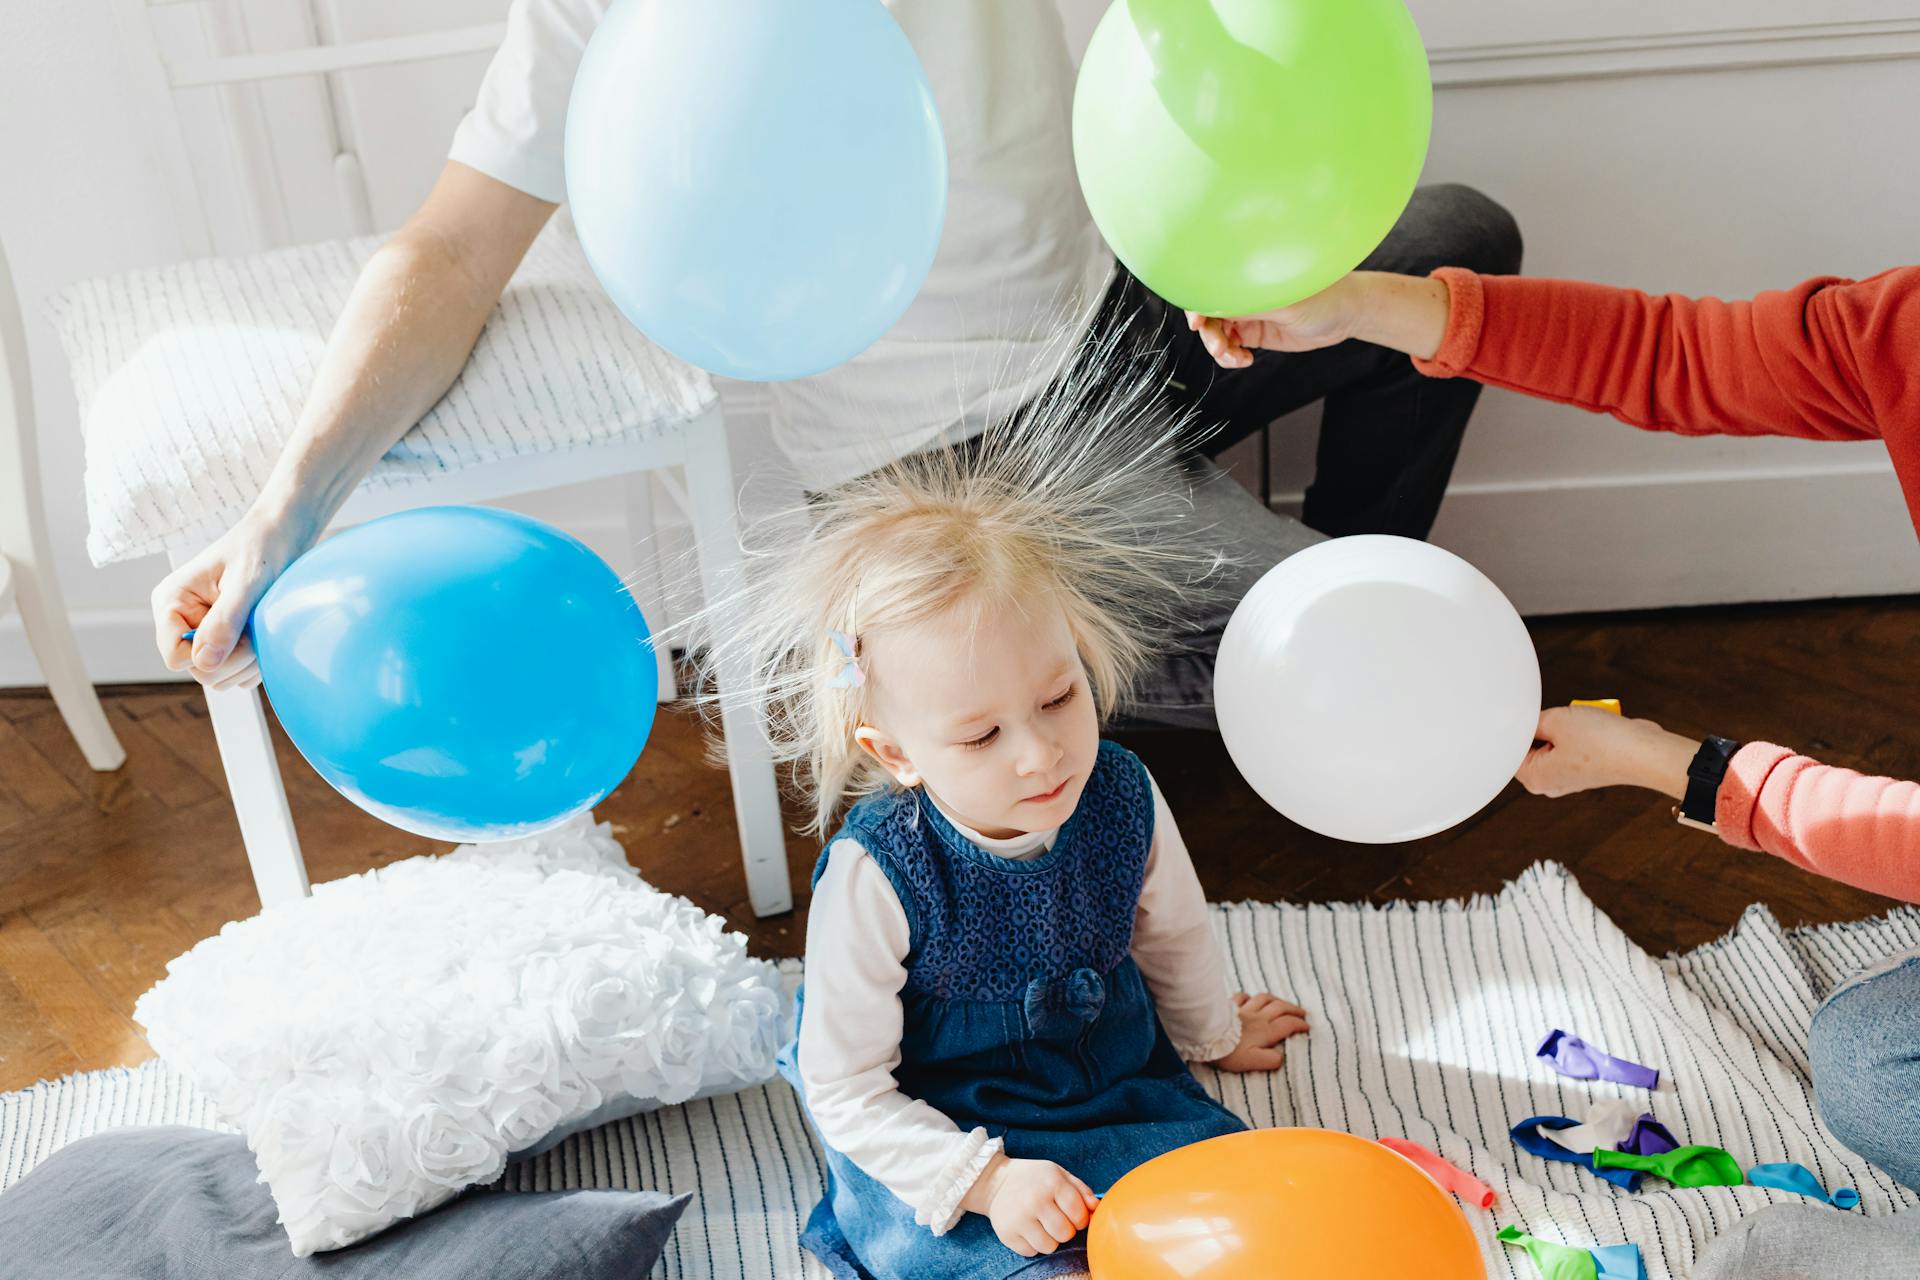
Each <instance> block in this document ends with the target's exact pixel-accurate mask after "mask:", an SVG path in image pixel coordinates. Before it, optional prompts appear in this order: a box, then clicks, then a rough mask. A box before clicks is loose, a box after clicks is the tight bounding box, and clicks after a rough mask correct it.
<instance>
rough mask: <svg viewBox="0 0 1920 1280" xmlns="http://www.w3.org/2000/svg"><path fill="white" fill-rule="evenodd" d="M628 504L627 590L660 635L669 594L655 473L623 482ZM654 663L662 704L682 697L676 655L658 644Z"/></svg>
mask: <svg viewBox="0 0 1920 1280" xmlns="http://www.w3.org/2000/svg"><path fill="white" fill-rule="evenodd" d="M622 483H623V485H624V487H625V493H626V500H627V547H628V549H629V550H630V551H631V553H632V556H633V559H632V565H633V568H632V573H631V575H630V576H629V577H628V579H627V588H628V590H630V591H632V592H633V598H634V600H635V601H637V602H638V603H639V605H640V612H641V613H642V614H643V615H644V616H645V617H646V620H647V625H648V626H649V627H651V628H652V629H653V630H655V631H656V632H657V631H658V630H659V629H660V628H661V627H662V626H664V625H666V620H667V611H666V599H667V595H666V591H665V590H664V589H663V587H662V584H661V579H660V541H659V538H658V537H657V536H656V529H655V526H654V522H653V473H652V472H651V471H636V472H633V473H632V474H631V475H628V476H627V477H625V479H624V480H623V482H622ZM653 656H654V661H655V663H656V664H657V665H658V667H659V675H660V697H659V700H660V701H661V702H672V701H673V700H674V699H675V698H677V697H679V696H680V689H679V685H678V684H677V683H676V682H675V679H674V674H673V651H672V650H671V648H669V647H668V646H667V645H664V644H655V645H654V648H653Z"/></svg>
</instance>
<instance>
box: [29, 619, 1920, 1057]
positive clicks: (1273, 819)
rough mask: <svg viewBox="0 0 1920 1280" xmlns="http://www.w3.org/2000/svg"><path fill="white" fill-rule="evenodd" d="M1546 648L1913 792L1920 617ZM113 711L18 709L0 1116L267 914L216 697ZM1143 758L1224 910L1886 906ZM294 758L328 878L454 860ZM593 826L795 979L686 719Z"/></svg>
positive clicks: (671, 720)
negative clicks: (98, 733) (1488, 897)
mask: <svg viewBox="0 0 1920 1280" xmlns="http://www.w3.org/2000/svg"><path fill="white" fill-rule="evenodd" d="M1532 629H1533V633H1534V637H1535V639H1536V641H1537V643H1538V645H1539V649H1540V657H1541V664H1542V668H1543V674H1544V677H1545V684H1546V698H1547V699H1548V701H1550V702H1557V701H1565V700H1567V699H1570V698H1575V697H1601V696H1617V697H1620V698H1622V699H1624V700H1625V702H1626V704H1627V709H1628V711H1629V712H1630V713H1636V714H1643V715H1648V716H1652V717H1653V718H1655V719H1659V720H1662V721H1663V722H1664V723H1666V724H1667V725H1668V726H1669V727H1671V728H1673V729H1676V730H1678V731H1682V732H1687V733H1696V734H1698V733H1705V732H1715V733H1721V734H1725V735H1727V736H1729V737H1736V738H1769V739H1771V740H1774V741H1784V742H1786V743H1788V744H1789V745H1793V746H1796V747H1798V748H1800V749H1802V750H1805V751H1808V752H1811V753H1813V754H1815V755H1818V756H1820V757H1822V758H1823V759H1826V760H1827V761H1829V762H1831V763H1835V764H1844V765H1849V766H1852V767H1856V768H1863V769H1870V770H1873V771H1875V772H1881V773H1889V774H1893V775H1896V776H1903V777H1915V776H1920V733H1916V732H1915V723H1914V712H1915V709H1916V708H1917V707H1920V598H1904V597H1903V598H1890V599H1880V600H1866V601H1850V602H1842V603H1820V604H1808V605H1782V606H1762V607H1748V608H1737V609H1706V610H1688V611H1677V612H1666V613H1658V614H1639V615H1634V614H1624V615H1621V614H1616V615H1609V616H1605V617H1591V618H1557V619H1550V620H1546V621H1542V622H1538V623H1535V624H1533V627H1532ZM104 693H105V700H106V704H107V710H108V714H109V716H110V717H111V719H112V721H113V723H114V726H115V728H116V730H117V731H118V732H119V734H120V737H121V740H122V741H123V742H124V743H125V744H126V748H127V753H128V761H127V764H126V766H125V767H124V768H123V769H121V770H120V771H119V772H117V773H113V774H104V775H101V774H94V773H92V772H91V771H90V770H88V769H87V767H86V765H85V763H84V762H83V761H82V760H81V758H80V753H79V751H78V749H77V748H75V746H74V744H73V742H72V740H71V739H70V738H69V737H68V736H67V734H66V730H65V726H64V725H63V724H62V723H61V721H60V718H59V715H58V714H57V713H56V712H55V710H54V708H53V704H52V702H51V701H50V700H49V699H48V698H47V697H46V696H45V694H44V693H40V692H37V691H16V692H11V693H9V692H0V1090H9V1089H18V1088H22V1087H24V1086H26V1085H29V1084H31V1083H33V1082H34V1081H36V1080H39V1079H42V1078H47V1077H53V1076H58V1075H62V1074H65V1073H67V1072H71V1071H79V1070H90V1069H94V1068H99V1067H103V1066H109V1065H114V1064H131V1063H134V1062H138V1061H140V1060H142V1059H144V1058H146V1057H149V1056H150V1051H149V1050H148V1048H147V1045H146V1043H145V1041H144V1040H143V1039H142V1037H141V1035H140V1030H139V1028H138V1027H137V1026H136V1025H135V1024H134V1023H133V1021H132V1020H131V1016H130V1015H131V1012H132V1009H133V1003H134V1001H135V999H136V998H138V996H139V995H140V993H141V992H142V991H144V990H146V988H147V987H148V986H150V985H151V984H152V983H153V982H154V981H156V980H157V979H158V978H159V977H161V976H162V974H163V973H164V972H165V969H166V964H167V961H168V960H170V959H171V958H172V957H174V956H175V955H178V954H179V953H180V952H182V951H184V950H186V949H187V948H188V947H190V946H191V945H193V943H194V942H196V941H197V940H199V939H201V938H204V937H207V936H209V935H211V934H213V933H215V932H217V931H218V930H219V928H220V926H221V925H222V924H224V923H225V922H227V921H229V920H234V919H239V918H243V917H245V916H248V915H251V914H253V913H254V912H255V911H256V910H258V902H257V900H256V899H255V897H254V893H253V886H252V881H251V880H250V878H249V876H248V873H247V864H246V858H245V855H244V853H243V851H242V848H241V845H240V837H239V830H238V828H237V826H236V825H235V822H234V818H233V813H232V810H231V809H230V808H229V806H228V803H227V798H226V790H225V788H226V782H225V778H224V776H223V774H222V772H221V768H220V761H219V756H218V754H217V753H216V751H215V748H214V740H213V732H212V728H211V726H210V725H209V723H208V721H207V718H206V711H205V706H204V704H203V703H202V701H201V699H200V697H199V694H198V692H197V690H196V689H194V688H192V687H190V686H179V685H141V686H126V687H119V688H113V689H108V690H105V691H104ZM1125 740H1126V742H1127V744H1128V745H1129V746H1131V747H1132V748H1134V749H1135V750H1136V751H1138V752H1139V753H1140V754H1141V756H1142V757H1143V758H1144V759H1145V760H1146V761H1147V764H1148V765H1149V767H1151V768H1152V770H1153V772H1154V775H1155V777H1156V778H1157V779H1158V781H1159V782H1160V785H1161V787H1162V789H1163V790H1164V791H1165V793H1166V795H1167V799H1168V801H1169V803H1170V804H1171V805H1172V807H1173V810H1174V812H1175V813H1176V814H1177V815H1178V816H1179V819H1180V824H1181V828H1182V831H1183V832H1184V833H1185V835H1186V838H1187V841H1188V844H1189V845H1190V846H1191V847H1192V848H1193V850H1194V855H1195V861H1196V863H1197V865H1198V867H1199V870H1200V875H1201V879H1202V881H1203V883H1204V884H1205V885H1206V887H1207V890H1208V893H1209V895H1210V896H1211V897H1213V898H1215V899H1219V900H1233V899H1244V898H1257V899H1270V900H1271V899H1291V900H1295V901H1320V902H1324V901H1340V900H1367V901H1374V902H1381V901H1387V900H1392V899H1423V898H1447V897H1456V896H1461V895H1466V894H1471V893H1477V892H1484V891H1488V890H1493V889H1497V888H1498V887H1499V886H1500V885H1501V884H1502V883H1503V882H1505V881H1506V880H1508V879H1510V878H1511V877H1513V876H1514V875H1516V874H1517V873H1518V872H1520V871H1521V870H1522V869H1523V868H1525V867H1526V866H1528V865H1529V864H1530V863H1533V862H1535V861H1538V860H1540V859H1543V858H1553V859H1557V860H1559V861H1561V862H1563V863H1565V864H1567V865H1568V866H1569V867H1571V868H1572V869H1573V870H1574V872H1575V873H1576V874H1577V875H1578V876H1579V878H1580V881H1581V883H1582V885H1583V886H1584V887H1585V888H1586V891H1587V892H1588V893H1589V894H1590V895H1591V896H1592V897H1593V898H1594V899H1595V901H1597V902H1598V903H1599V904H1600V906H1601V908H1602V909H1603V910H1605V911H1606V912H1607V913H1608V914H1609V915H1611V916H1612V917H1613V918H1614V919H1615V920H1617V921H1618V922H1619V923H1620V924H1621V926H1622V927H1623V928H1624V929H1625V930H1626V931H1627V932H1628V934H1630V935H1631V936H1632V937H1633V938H1635V939H1636V940H1637V941H1638V942H1639V943H1641V944H1642V945H1643V946H1645V947H1647V948H1649V949H1650V950H1653V951H1655V952H1664V951H1667V950H1671V949H1674V948H1679V947H1687V946H1692V945H1695V944H1698V943H1700V942H1704V941H1706V940H1707V939H1709V938H1712V937H1714V936H1716V935H1718V934H1720V933H1721V932H1723V931H1725V930H1726V929H1727V928H1729V927H1730V926H1731V925H1732V924H1733V923H1734V922H1735V921H1736V920H1737V919H1738V918H1739V916H1740V913H1741V911H1742V910H1743V909H1744V908H1745V907H1746V906H1747V904H1748V903H1752V902H1764V903H1766V904H1768V905H1769V906H1771V907H1772V908H1773V909H1774V911H1775V912H1776V913H1777V914H1779V915H1780V916H1781V917H1782V918H1783V919H1784V920H1786V921H1788V922H1792V923H1799V922H1814V921H1828V920H1843V919H1853V918H1858V917H1861V916H1865V915H1870V914H1873V913H1876V912H1878V911H1881V910H1884V909H1885V908H1886V907H1887V906H1888V905H1890V904H1888V903H1887V902H1886V901H1885V900H1883V899H1879V898H1876V897H1873V896H1872V895H1869V894H1865V893H1861V892H1858V891H1855V890H1851V889H1847V888H1845V887H1843V886H1840V885H1837V884H1833V883H1831V882H1828V881H1822V880H1819V879H1817V878H1815V877H1813V876H1810V875H1807V874H1804V873H1802V872H1800V871H1798V870H1796V869H1794V868H1793V867H1790V866H1788V865H1787V864H1785V863H1782V862H1779V861H1777V860H1775V859H1772V858H1768V857H1765V856H1761V855H1749V854H1742V853H1738V852H1736V851H1733V850H1731V849H1728V848H1727V847H1726V846H1724V845H1722V844H1720V843H1719V842H1718V841H1716V840H1714V839H1712V838H1711V837H1709V836H1707V835H1704V834H1702V833H1700V832H1695V831H1689V830H1686V829H1684V828H1681V827H1679V826H1677V825H1675V824H1674V823H1673V822H1672V821H1671V820H1670V818H1669V817H1668V814H1667V810H1668V802H1666V801H1665V800H1663V799H1661V798H1659V797H1656V796H1653V795H1651V794H1650V793H1644V792H1630V791H1614V792H1609V793H1597V794H1590V795H1585V796H1577V797H1571V798H1568V799H1564V800H1560V801H1546V800H1538V799H1535V798H1533V797H1530V796H1528V795H1526V794H1524V793H1523V792H1521V791H1520V790H1519V788H1518V787H1509V788H1508V790H1507V792H1506V793H1505V794H1503V795H1502V796H1501V797H1500V798H1499V799H1498V800H1496V801H1495V802H1494V804H1493V805H1491V806H1490V807H1489V808H1488V809H1487V810H1486V811H1484V812H1483V813H1481V814H1480V815H1479V816H1477V817H1476V818H1474V819H1473V820H1472V821H1470V822H1468V823H1466V824H1464V825H1463V826H1461V827H1459V828H1457V829H1455V830H1453V831H1449V832H1446V833H1444V834H1442V835H1439V836H1435V837H1433V838H1431V839H1428V840H1423V841H1419V842H1416V843H1413V844H1407V845H1395V846H1384V847H1373V846H1360V845H1349V844H1343V843H1341V842H1338V841H1334V840H1328V839H1325V838H1323V837H1319V836H1315V835H1312V834H1310V833H1308V832H1305V831H1302V830H1300V829H1299V828H1297V827H1294V826H1292V825H1291V824H1290V823H1288V822H1287V821H1286V820H1284V819H1283V818H1281V817H1279V816H1278V815H1277V814H1275V813H1274V812H1272V811H1271V810H1269V809H1268V808H1267V807H1266V806H1265V805H1264V804H1262V803H1261V801H1260V800H1259V799H1258V798H1257V797H1256V796H1255V795H1254V794H1253V793H1252V792H1251V791H1250V790H1249V789H1248V788H1247V787H1246V785H1245V784H1244V783H1242V782H1241V781H1240V778H1239V776H1238V774H1236V773H1235V771H1234V769H1233V766H1232V764H1231V763H1230V762H1229V760H1228V759H1227V756H1226V753H1225V751H1224V749H1223V748H1222V747H1221V744H1220V742H1219V739H1218V738H1217V737H1215V736H1213V735H1210V734H1202V733H1156V734H1136V735H1130V736H1128V737H1127V738H1126V739H1125ZM280 747H281V752H280V755H281V766H282V769H283V771H284V773H285V776H286V778H287V786H288V791H289V793H290V794H291V796H292V799H293V805H294V812H295V815H296V818H297V820H298V824H299V828H300V835H301V839H302V841H303V843H304V845H305V848H306V852H307V860H308V866H309V869H310V872H311V874H312V877H313V879H314V880H316V881H319V880H328V879H333V878H335V877H338V876H344V875H349V874H352V873H354V872H357V871H362V870H365V869H367V868H369V867H373V866H378V865H380V864H382V863H385V862H390V861H393V860H394V859H397V858H403V857H408V856H411V855H414V854H418V853H427V852H431V851H434V850H435V849H439V848H444V846H438V845H435V844H433V843H432V842H429V841H426V840H422V839H418V838H415V837H412V836H408V835H405V834H402V833H400V832H397V831H394V830H392V829H391V828H388V827H386V826H384V825H382V824H381V823H379V822H377V821H375V820H374V819H372V818H369V817H367V816H366V815H364V814H362V813H361V812H360V811H359V810H357V809H355V808H354V807H353V806H352V805H350V804H348V803H347V802H346V801H344V800H342V799H340V798H339V797H338V796H337V795H335V794H334V793H333V792H332V791H330V790H329V789H328V788H327V787H326V785H325V784H324V783H322V782H320V781H319V779H318V778H317V777H316V776H315V775H314V774H313V772H312V771H311V770H310V769H308V768H307V767H306V765H305V763H304V762H303V761H301V760H300V758H299V756H298V755H297V754H296V753H295V752H294V750H293V749H292V747H291V746H290V745H289V744H287V743H286V741H285V740H284V738H282V739H281V741H280ZM600 814H601V816H602V817H604V818H607V819H609V820H611V821H612V822H613V823H615V825H616V827H617V829H618V830H619V833H620V836H621V839H622V840H623V841H624V843H625V844H626V847H627V850H628V854H629V856H630V857H631V858H632V860H633V862H634V863H635V865H637V866H638V867H640V869H641V870H642V871H643V872H644V873H645V874H646V875H647V877H648V878H649V879H650V880H652V881H653V882H654V883H655V884H658V885H660V886H661V887H663V888H666V889H670V890H672V891H674V892H677V893H682V894H685V895H686V896H687V897H689V898H691V899H693V900H694V901H695V902H697V903H699V904H700V905H702V906H703V907H707V908H709V909H711V910H714V911H718V912H721V913H723V914H726V915H728V916H729V917H730V918H731V919H732V920H733V921H734V923H735V924H736V925H737V926H738V927H741V928H743V929H745V930H746V931H747V933H748V935H749V937H750V938H751V940H752V943H753V946H754V948H755V949H756V950H757V951H758V952H760V953H761V954H764V955H795V954H798V953H799V951H800V949H801V943H802V940H803V938H804V936H805V906H804V902H803V903H802V906H801V907H800V909H799V910H796V911H795V912H794V913H792V914H791V915H788V916H784V917H780V918H777V919H772V920H763V921H755V920H753V919H752V918H751V916H750V915H749V914H748V913H747V910H746V906H745V885H744V882H743V880H742V878H741V874H740V865H739V860H738V854H737V851H736V847H735V843H734V826H733V813H732V806H731V804H730V803H729V800H728V796H727V788H726V775H725V774H724V773H722V772H720V771H718V770H716V769H714V768H712V767H711V766H710V765H708V764H707V763H706V761H705V759H704V756H703V747H702V743H701V741H700V738H699V730H698V727H697V725H696V724H695V723H694V721H693V719H692V718H691V717H690V716H689V715H687V714H686V713H684V712H677V711H666V712H664V713H663V714H662V715H661V717H660V718H659V720H658V722H657V725H656V728H655V730H654V734H653V738H652V741H651V742H650V743H649V744H648V746H647V750H646V753H645V754H644V755H643V756H642V757H641V760H640V763H639V765H638V766H637V767H636V768H635V769H634V771H633V773H632V775H631V776H629V777H628V779H627V780H626V782H624V783H623V784H622V785H621V786H620V788H619V789H618V790H617V791H615V792H614V794H613V795H612V796H611V797H610V798H609V799H608V801H607V802H606V803H605V804H604V805H603V806H602V807H601V809H600ZM788 852H789V857H790V859H791V862H792V866H793V871H794V875H795V877H796V883H797V884H800V885H804V883H805V879H806V872H807V870H808V869H809V868H810V867H811V865H812V862H813V859H814V857H815V854H816V849H815V847H814V846H813V845H812V844H810V843H809V842H807V841H804V840H801V839H799V838H797V837H796V838H793V839H791V840H790V841H789V843H788Z"/></svg>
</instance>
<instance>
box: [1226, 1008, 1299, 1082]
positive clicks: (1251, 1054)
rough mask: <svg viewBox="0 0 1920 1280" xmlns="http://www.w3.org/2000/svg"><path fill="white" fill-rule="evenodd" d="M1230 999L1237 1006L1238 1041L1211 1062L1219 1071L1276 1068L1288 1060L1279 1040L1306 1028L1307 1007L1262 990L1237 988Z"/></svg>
mask: <svg viewBox="0 0 1920 1280" xmlns="http://www.w3.org/2000/svg"><path fill="white" fill-rule="evenodd" d="M1233 1002H1234V1003H1235V1004H1237V1005H1239V1006H1240V1043H1239V1044H1238V1045H1236V1046H1234V1050H1233V1052H1232V1053H1230V1054H1228V1055H1227V1056H1226V1057H1224V1058H1215V1059H1214V1061H1213V1065H1214V1066H1216V1067H1218V1068H1220V1070H1222V1071H1278V1070H1279V1069H1280V1066H1281V1064H1282V1063H1284V1062H1286V1060H1287V1051H1286V1050H1285V1049H1283V1048H1281V1047H1280V1042H1281V1041H1282V1040H1285V1039H1286V1038H1287V1037H1289V1036H1297V1035H1299V1034H1300V1033H1301V1032H1303V1031H1305V1030H1306V1029H1307V1011H1306V1010H1305V1009H1302V1008H1301V1007H1300V1006H1299V1005H1297V1004H1293V1003H1291V1002H1290V1001H1286V1000H1282V999H1281V998H1280V997H1279V996H1270V995H1268V994H1267V993H1266V992H1264V991H1263V992H1261V993H1260V994H1259V995H1253V996H1250V995H1248V994H1247V993H1246V992H1244V991H1241V992H1238V993H1236V994H1235V995H1234V997H1233Z"/></svg>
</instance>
